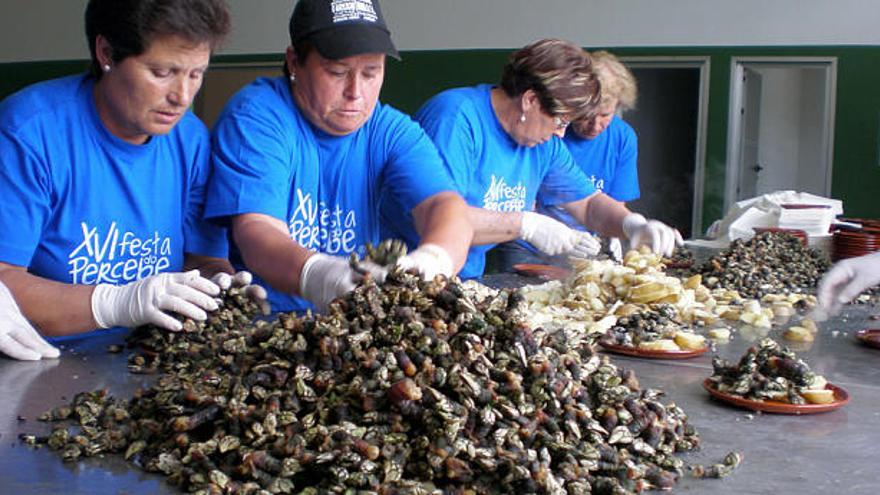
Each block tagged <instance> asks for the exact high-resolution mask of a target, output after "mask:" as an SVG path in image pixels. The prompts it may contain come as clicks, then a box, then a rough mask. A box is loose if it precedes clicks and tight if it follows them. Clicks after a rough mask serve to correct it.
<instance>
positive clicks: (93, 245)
mask: <svg viewBox="0 0 880 495" xmlns="http://www.w3.org/2000/svg"><path fill="white" fill-rule="evenodd" d="M93 88H94V80H93V79H92V78H91V77H89V76H85V75H79V76H70V77H65V78H61V79H55V80H51V81H45V82H42V83H38V84H34V85H32V86H30V87H28V88H25V89H23V90H22V91H20V92H18V93H16V94H14V95H12V96H10V97H8V98H6V99H5V100H3V101H2V102H0V191H3V198H2V200H0V231H2V232H3V236H0V261H3V262H6V263H10V264H13V265H18V266H25V267H27V269H28V271H29V272H30V273H32V274H34V275H37V276H40V277H44V278H47V279H50V280H55V281H59V282H64V283H71V284H90V285H91V284H98V283H111V284H124V283H127V282H131V281H134V280H138V279H141V278H144V277H148V276H150V275H155V274H156V273H160V272H168V271H180V270H181V269H182V268H183V259H184V253H192V254H200V255H205V256H215V257H223V258H225V257H226V255H227V242H226V232H225V230H224V229H222V228H219V227H217V226H213V225H210V224H208V223H207V222H203V221H202V213H203V208H204V199H205V185H206V182H207V175H208V171H209V168H208V167H209V164H210V162H209V159H210V150H209V146H210V142H209V136H208V131H207V129H206V128H205V126H204V124H202V122H201V121H200V120H199V119H198V118H196V117H195V116H194V115H192V114H191V113H189V112H187V114H186V115H185V116H184V117H183V118H182V119H181V121H180V122H179V123H178V124H177V125H175V126H174V128H173V129H172V130H171V132H170V133H169V134H167V135H157V136H152V137H151V138H150V140H149V141H147V142H146V143H145V144H142V145H134V144H130V143H127V142H125V141H123V140H121V139H119V138H118V137H116V136H115V135H113V134H111V133H110V132H109V131H108V130H107V128H106V127H104V125H103V123H102V121H101V120H100V117H99V116H98V112H97V109H96V107H95V103H94V98H93V96H92V90H93Z"/></svg>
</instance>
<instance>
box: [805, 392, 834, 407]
mask: <svg viewBox="0 0 880 495" xmlns="http://www.w3.org/2000/svg"><path fill="white" fill-rule="evenodd" d="M801 397H803V398H804V399H806V401H807V402H809V403H810V404H830V403H832V402H834V391H833V390H827V389H822V390H804V391H803V392H801Z"/></svg>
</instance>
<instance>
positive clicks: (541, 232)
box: [519, 211, 601, 256]
mask: <svg viewBox="0 0 880 495" xmlns="http://www.w3.org/2000/svg"><path fill="white" fill-rule="evenodd" d="M519 234H520V235H519V236H520V238H521V239H523V240H524V241H526V242H528V243H529V244H532V245H533V246H535V247H536V248H538V249H539V250H540V251H541V252H543V253H545V254H549V255H550V256H555V255H557V254H562V253H569V252H572V251H576V252H575V253H574V254H575V255H576V256H594V255H595V254H596V253H598V252H599V248H600V247H601V245H600V243H599V241H598V240H597V239H596V238H595V237H593V236H591V235H590V234H588V233H586V232H580V231H577V230H574V229H570V228H568V227H567V226H566V225H565V224H564V223H562V222H559V221H556V220H554V219H552V218H550V217H548V216H546V215H541V214H539V213H535V212H532V211H524V212H523V214H522V224H521V226H520V232H519Z"/></svg>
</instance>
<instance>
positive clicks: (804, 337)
mask: <svg viewBox="0 0 880 495" xmlns="http://www.w3.org/2000/svg"><path fill="white" fill-rule="evenodd" d="M782 337H783V338H785V339H787V340H791V341H794V342H812V341H813V339H814V337H813V332H811V331H809V330H807V329H806V328H804V327H797V326H795V327H789V328H788V330H786V331H784V332H782Z"/></svg>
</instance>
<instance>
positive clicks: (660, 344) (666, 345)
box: [639, 339, 681, 351]
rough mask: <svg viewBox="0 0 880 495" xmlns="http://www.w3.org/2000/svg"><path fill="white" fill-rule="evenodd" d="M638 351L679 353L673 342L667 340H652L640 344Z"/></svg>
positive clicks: (676, 345)
mask: <svg viewBox="0 0 880 495" xmlns="http://www.w3.org/2000/svg"><path fill="white" fill-rule="evenodd" d="M639 349H643V350H646V351H680V350H681V348H680V347H678V344H676V343H675V342H674V341H672V340H669V339H660V340H652V341H651V342H640V343H639Z"/></svg>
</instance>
